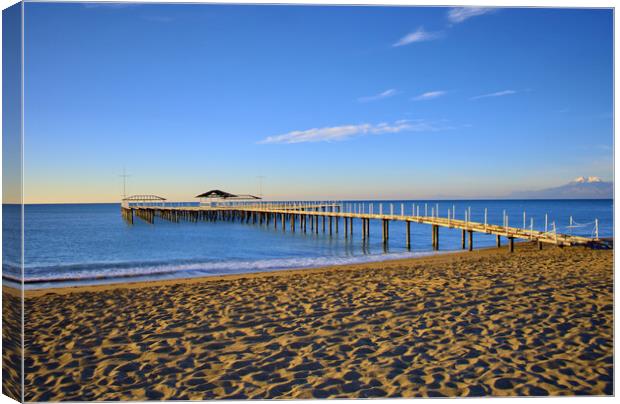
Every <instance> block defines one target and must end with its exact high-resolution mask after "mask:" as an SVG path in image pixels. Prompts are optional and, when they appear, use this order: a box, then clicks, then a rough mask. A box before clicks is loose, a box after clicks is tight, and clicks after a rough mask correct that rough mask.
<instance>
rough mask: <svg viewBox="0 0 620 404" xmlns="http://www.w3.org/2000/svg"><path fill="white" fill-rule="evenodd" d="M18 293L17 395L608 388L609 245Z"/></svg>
mask: <svg viewBox="0 0 620 404" xmlns="http://www.w3.org/2000/svg"><path fill="white" fill-rule="evenodd" d="M3 295H4V298H5V299H16V297H15V296H13V295H12V294H11V293H9V292H8V291H7V289H6V288H5V289H4V290H3ZM26 296H27V299H26V303H25V311H26V313H25V317H26V338H25V343H26V360H25V371H26V374H25V383H26V392H25V399H26V400H27V401H48V400H53V401H58V400H73V401H77V400H118V399H122V400H129V399H131V400H159V399H178V400H180V399H213V398H313V397H316V398H325V397H331V398H335V397H420V396H485V395H492V396H514V395H534V396H542V395H576V394H588V395H604V394H612V393H613V362H612V361H613V356H612V355H613V353H612V346H613V339H612V329H613V252H612V251H601V250H599V251H595V250H589V249H584V248H577V247H576V248H564V249H560V248H550V247H549V248H546V249H545V250H543V251H538V250H535V249H534V248H533V246H531V245H529V244H526V245H519V246H518V248H517V252H516V253H514V254H509V253H508V252H507V251H506V249H505V248H502V249H501V250H497V249H491V250H482V251H476V252H473V253H459V254H447V255H444V256H436V257H428V258H421V259H410V260H400V261H390V262H380V263H370V264H362V265H349V266H342V267H332V268H323V269H314V270H300V271H282V272H278V273H264V274H255V275H245V276H239V275H238V276H229V277H218V278H203V279H194V280H187V281H166V282H153V283H143V284H130V285H122V286H121V285H111V286H94V287H88V288H67V289H57V290H47V291H35V292H27V293H26Z"/></svg>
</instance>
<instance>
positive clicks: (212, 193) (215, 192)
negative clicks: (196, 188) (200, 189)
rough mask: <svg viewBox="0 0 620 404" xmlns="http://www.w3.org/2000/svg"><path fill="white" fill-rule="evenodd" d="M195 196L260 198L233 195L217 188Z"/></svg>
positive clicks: (256, 197)
mask: <svg viewBox="0 0 620 404" xmlns="http://www.w3.org/2000/svg"><path fill="white" fill-rule="evenodd" d="M196 198H218V199H261V198H259V197H258V196H254V195H235V194H231V193H229V192H224V191H220V190H219V189H213V190H211V191H207V192H205V193H203V194H200V195H196Z"/></svg>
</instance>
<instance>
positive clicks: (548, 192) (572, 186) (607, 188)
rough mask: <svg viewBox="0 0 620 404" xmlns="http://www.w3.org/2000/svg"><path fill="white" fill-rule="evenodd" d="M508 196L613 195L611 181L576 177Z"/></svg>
mask: <svg viewBox="0 0 620 404" xmlns="http://www.w3.org/2000/svg"><path fill="white" fill-rule="evenodd" d="M510 197H512V198H524V199H611V198H613V197H614V184H613V182H605V181H602V180H601V179H600V178H599V177H578V178H575V179H574V180H573V181H571V182H569V183H568V184H565V185H562V186H559V187H555V188H547V189H541V190H538V191H519V192H513V193H512V194H511V195H510Z"/></svg>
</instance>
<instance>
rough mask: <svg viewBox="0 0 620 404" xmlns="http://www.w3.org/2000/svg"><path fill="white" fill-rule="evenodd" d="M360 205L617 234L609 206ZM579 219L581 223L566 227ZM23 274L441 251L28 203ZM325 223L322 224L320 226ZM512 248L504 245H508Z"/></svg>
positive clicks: (113, 277) (237, 266)
mask: <svg viewBox="0 0 620 404" xmlns="http://www.w3.org/2000/svg"><path fill="white" fill-rule="evenodd" d="M343 203H345V204H357V203H363V204H364V205H365V207H364V209H365V211H366V212H368V204H370V203H372V204H374V206H373V212H374V213H379V210H380V208H379V204H381V203H382V204H383V213H390V205H393V211H394V214H400V212H401V204H402V205H404V206H403V207H404V213H405V214H408V215H409V214H411V212H412V208H413V207H412V204H414V203H415V204H416V205H417V206H420V214H423V213H424V206H425V204H426V206H427V209H428V214H429V215H430V212H431V209H432V208H435V207H436V206H437V204H439V215H440V216H443V217H446V216H447V214H448V209H450V210H452V209H453V206H454V207H455V208H456V218H457V219H463V217H464V214H465V210H466V209H468V208H470V209H471V220H472V221H477V222H484V209H485V208H487V211H488V214H487V215H488V219H487V220H488V223H493V224H500V225H501V224H502V220H503V219H502V217H503V211H504V210H505V211H506V214H507V215H508V217H509V225H510V226H516V227H523V212H524V211H525V213H526V227H527V228H528V229H529V227H530V224H531V222H530V220H531V219H534V228H535V229H537V230H543V229H544V223H545V214H548V222H549V229H551V223H552V222H554V221H555V223H556V226H557V228H558V232H562V233H569V232H572V233H573V234H578V235H583V236H588V237H590V236H592V235H593V232H594V220H595V219H598V220H599V235H600V237H611V236H613V201H612V200H472V201H463V200H458V201H383V202H382V201H373V202H370V201H348V202H343ZM19 209H20V207H19V206H11V205H5V206H4V207H3V213H4V218H5V219H4V221H3V234H4V237H3V251H4V254H3V255H4V256H3V275H4V282H5V283H11V281H10V279H11V278H16V279H19V276H20V275H19V274H20V269H19V265H18V263H19V254H18V255H15V254H12V252H14V251H17V250H18V247H19V243H20V238H19V237H18V236H17V235H18V234H19V227H18V226H19V220H12V219H11V218H16V217H18V212H19ZM571 216H572V217H573V220H574V224H575V225H576V226H578V225H583V226H581V227H573V228H567V226H568V225H569V220H570V219H569V218H570V217H571ZM24 217H25V218H24V220H25V240H24V243H25V253H24V263H25V265H24V277H25V280H26V281H37V282H36V283H31V284H28V285H27V288H42V287H50V286H54V287H58V286H69V285H75V284H85V283H86V284H97V283H113V282H128V281H140V280H155V279H171V278H189V277H198V276H210V275H225V274H238V273H248V272H263V271H273V270H278V269H285V268H309V267H319V266H324V265H333V264H346V263H358V262H368V261H378V260H387V259H394V258H405V257H413V256H417V255H425V254H434V252H432V246H431V227H430V226H428V225H421V224H416V223H412V225H411V234H412V249H411V250H410V251H408V250H407V249H406V248H405V224H404V223H402V222H391V223H390V238H389V247H388V249H387V250H385V249H384V246H383V243H382V241H381V223H380V222H379V221H371V223H370V240H369V242H368V243H366V244H364V243H362V240H361V222H360V221H357V220H356V221H355V222H354V233H353V237H349V238H345V237H344V224H343V222H342V220H341V221H340V226H339V230H340V231H339V232H338V233H337V234H336V233H334V234H333V235H332V236H329V234H328V233H323V232H322V231H320V232H319V233H318V234H314V233H311V232H310V226H309V225H308V232H307V233H303V232H301V231H299V225H297V229H296V232H294V233H291V232H290V229H289V226H288V224H287V226H286V231H282V228H281V226H278V229H274V227H273V223H272V224H271V225H270V226H267V225H262V226H261V225H259V224H245V223H239V222H222V221H219V222H197V223H188V222H184V221H181V222H179V223H171V222H168V221H165V220H160V219H159V218H156V220H155V224H154V225H151V224H147V223H145V222H143V221H142V220H140V219H139V218H137V217H136V218H135V219H134V224H133V225H128V224H127V223H125V222H124V221H123V220H122V218H121V214H120V206H119V205H118V204H66V205H27V206H26V207H25V214H24ZM320 222H321V219H319V223H320ZM439 240H440V252H449V251H457V250H460V244H461V231H460V230H455V229H446V228H440V230H439ZM504 242H505V241H504ZM494 245H495V236H493V235H484V234H478V233H474V247H475V248H481V247H488V246H494Z"/></svg>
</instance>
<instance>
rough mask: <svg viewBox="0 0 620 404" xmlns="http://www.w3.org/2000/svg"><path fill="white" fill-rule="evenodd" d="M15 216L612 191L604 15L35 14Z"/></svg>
mask: <svg viewBox="0 0 620 404" xmlns="http://www.w3.org/2000/svg"><path fill="white" fill-rule="evenodd" d="M25 10H26V11H25V13H26V16H25V62H26V66H25V158H26V170H25V176H26V178H25V181H26V185H25V186H26V195H25V198H26V201H29V202H71V201H74V202H95V201H102V202H103V201H116V200H118V198H119V195H120V191H121V180H120V178H119V177H118V174H120V173H121V171H122V168H123V166H125V167H126V168H127V171H128V172H129V174H131V175H132V176H131V177H130V178H129V182H128V192H129V193H154V194H161V195H162V196H166V197H169V198H172V199H178V200H189V199H191V198H192V197H193V196H194V195H196V194H198V193H199V192H203V191H205V190H208V189H212V188H220V189H224V190H228V191H230V192H239V193H248V192H250V193H252V192H253V193H256V192H258V179H257V176H259V175H260V176H264V177H265V178H264V180H263V193H264V194H265V196H266V197H271V198H300V199H315V198H321V199H323V198H333V199H341V198H373V199H374V198H377V199H382V198H430V197H439V196H442V197H452V196H457V197H458V196H460V197H486V196H501V195H506V194H507V193H509V192H511V191H513V190H528V189H538V188H545V187H548V186H555V185H560V184H563V183H566V182H568V181H569V180H571V179H572V178H574V177H577V176H580V175H585V176H600V177H602V178H603V179H605V180H611V179H612V163H613V160H612V159H613V151H612V142H613V131H612V128H613V127H612V122H613V111H612V102H613V98H612V97H613V92H612V77H613V76H612V74H613V72H612V46H613V45H612V18H613V16H612V12H611V10H603V9H596V10H587V9H525V8H523V9H462V8H457V9H454V8H421V7H335V6H332V7H319V6H305V7H304V6H222V5H178V4H177V5H161V4H160V5H124V6H123V7H115V6H110V5H93V4H90V5H85V4H40V3H29V4H27V5H26V9H25Z"/></svg>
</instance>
